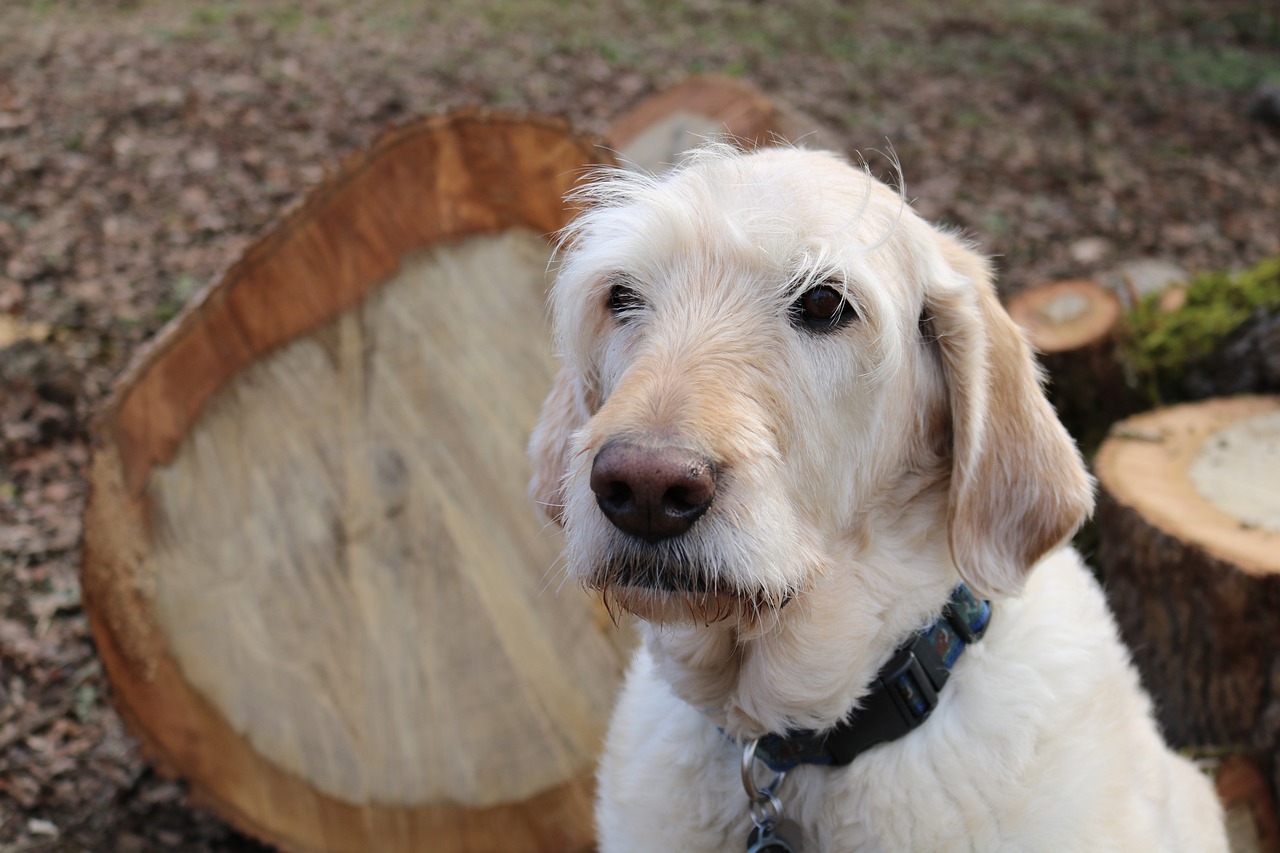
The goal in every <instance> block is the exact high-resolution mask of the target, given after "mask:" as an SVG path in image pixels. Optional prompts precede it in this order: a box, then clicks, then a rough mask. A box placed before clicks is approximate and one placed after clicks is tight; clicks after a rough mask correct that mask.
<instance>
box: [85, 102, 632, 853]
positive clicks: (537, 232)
mask: <svg viewBox="0 0 1280 853" xmlns="http://www.w3.org/2000/svg"><path fill="white" fill-rule="evenodd" d="M598 158H599V155H598V153H597V151H596V149H595V148H594V147H593V146H591V145H589V144H587V143H585V142H583V141H581V140H579V139H577V138H575V137H573V136H572V135H570V134H569V133H568V132H567V131H566V130H565V129H564V128H563V127H562V126H561V125H560V124H558V123H554V122H549V121H544V120H536V119H528V118H514V117H501V116H487V115H484V114H463V115H457V116H452V117H438V118H433V119H429V120H426V121H423V122H421V123H418V124H416V125H413V126H410V127H407V128H404V129H402V130H399V131H396V132H394V133H392V134H390V135H388V136H387V137H386V138H384V139H383V140H382V141H381V142H380V143H379V144H378V145H377V146H376V147H375V149H374V150H372V151H371V152H370V153H368V154H366V155H362V156H359V157H356V158H354V159H353V160H352V161H351V162H348V163H347V164H346V165H345V167H344V169H343V172H342V174H341V175H340V176H339V177H337V178H335V179H334V180H332V181H331V182H329V183H328V184H327V185H326V186H325V187H323V188H322V189H320V190H319V191H318V192H316V193H314V194H313V196H312V198H311V199H310V201H309V202H308V203H307V204H306V205H305V206H304V207H303V208H302V209H301V210H300V211H298V212H297V213H295V214H294V215H292V216H290V217H289V219H288V220H287V221H286V222H285V223H283V225H281V226H280V227H279V228H277V229H276V230H275V231H274V232H273V233H272V234H270V235H269V236H268V237H267V238H265V239H264V240H262V241H261V242H260V243H259V244H258V245H256V246H255V247H254V248H253V249H251V250H250V251H249V252H248V253H247V255H246V256H245V258H244V259H243V260H241V261H240V262H239V263H238V264H237V265H236V266H235V267H234V268H233V269H232V270H231V271H230V272H229V273H228V274H227V275H226V277H225V278H224V279H223V280H222V281H220V282H218V283H217V284H216V285H215V286H213V287H212V288H211V289H210V290H208V291H207V292H206V293H205V294H203V296H202V297H201V298H200V299H199V300H198V302H197V304H195V305H194V306H193V307H192V308H190V309H189V310H188V311H187V312H186V313H185V315H184V316H182V317H181V318H180V320H179V321H178V322H177V323H176V324H174V325H173V326H172V327H171V328H169V329H168V330H167V331H166V332H165V333H164V334H163V335H162V336H161V338H160V339H159V340H158V341H157V342H156V343H155V344H154V345H153V346H152V347H151V348H150V349H149V350H148V351H147V352H146V353H145V354H144V355H143V356H142V357H141V358H140V360H139V361H138V362H137V363H136V365H135V366H134V367H133V368H132V369H131V371H130V373H129V374H128V375H127V377H126V378H125V379H124V380H123V381H122V382H121V384H120V385H119V387H118V388H117V390H116V392H115V394H114V396H113V398H112V400H111V403H110V405H109V407H108V408H107V409H106V411H105V414H104V415H103V416H102V417H101V419H100V421H99V423H98V424H97V427H96V448H95V453H94V459H93V465H92V472H91V484H92V497H91V500H90V502H89V506H88V508H87V510H86V526H85V539H86V543H85V556H84V566H83V586H84V596H85V606H86V609H87V611H88V614H89V618H90V621H91V623H92V626H93V629H94V636H95V638H96V640H97V643H98V647H99V650H100V653H101V655H102V658H103V660H104V662H105V665H106V669H107V672H108V674H109V676H110V678H111V682H112V686H113V689H114V694H115V700H116V702H117V704H118V706H119V708H120V710H121V712H122V713H123V715H124V717H125V718H126V720H127V721H128V722H129V723H130V725H131V727H132V729H133V730H134V731H135V732H136V733H137V734H138V736H139V737H140V738H141V740H142V742H143V745H144V747H145V748H146V750H147V751H148V753H149V754H150V755H151V756H152V757H153V758H154V759H155V760H156V761H157V762H158V763H159V764H160V765H161V767H162V768H163V769H165V770H167V771H168V772H170V773H173V774H176V775H179V776H182V777H185V778H186V779H188V780H189V781H190V783H191V787H192V790H193V791H194V793H195V794H196V795H197V796H198V797H200V798H201V799H202V800H204V801H205V802H207V803H209V804H210V805H211V806H212V807H213V808H214V809H216V810H217V811H218V812H220V813H221V814H223V815H224V816H225V817H227V818H228V819H229V820H231V821H232V822H233V823H235V824H237V825H238V826H240V827H241V828H243V829H245V830H247V831H249V832H252V833H253V834H255V835H257V836H259V837H261V838H263V839H265V840H267V841H270V842H272V843H274V844H277V845H278V846H280V847H283V848H285V849H289V850H299V851H326V852H327V851H350V853H366V852H367V851H423V850H431V851H442V853H444V852H445V851H463V850H465V851H548V853H550V851H556V853H562V852H563V851H573V850H585V849H589V848H590V846H591V843H592V831H591V807H592V802H591V801H592V772H593V767H594V762H595V758H596V755H597V752H598V749H599V746H600V742H601V738H602V736H603V733H604V730H605V726H606V723H607V718H608V714H609V711H610V708H611V705H612V702H613V698H614V691H615V689H616V686H617V684H618V682H619V679H620V674H621V667H622V658H623V656H624V649H622V648H621V646H622V645H623V643H622V642H621V641H619V640H618V639H617V638H616V637H617V635H616V633H615V632H614V630H613V627H612V625H611V624H609V622H608V619H607V617H602V614H601V611H600V609H599V607H598V605H597V604H596V603H595V602H594V600H593V599H592V598H590V597H589V596H587V594H586V593H585V592H583V591H581V590H580V589H578V588H577V587H576V586H574V585H572V584H569V585H565V584H563V583H562V580H563V579H562V577H561V575H560V574H559V572H558V567H557V565H556V560H557V555H558V552H559V549H560V541H559V538H558V535H557V532H556V531H555V530H554V529H551V528H549V527H547V526H545V524H544V522H543V521H542V520H541V519H540V517H539V515H538V514H537V513H536V511H535V508H534V507H533V505H532V503H531V501H530V499H529V498H528V497H527V496H526V493H525V488H526V483H527V482H528V475H529V471H528V467H527V463H526V461H525V452H524V446H525V442H526V440H527V436H528V433H529V431H530V429H531V428H532V426H533V424H534V421H535V419H536V417H537V412H538V408H539V405H540V403H541V400H542V398H543V396H544V395H545V393H546V391H547V389H548V388H549V387H550V383H551V375H552V356H551V352H550V343H549V335H548V332H547V328H546V325H545V322H544V319H545V311H544V307H543V297H544V290H545V286H546V282H545V271H546V268H547V264H548V260H549V258H550V255H551V244H550V242H549V240H550V237H551V235H552V234H553V232H555V231H556V230H557V229H559V228H560V227H562V226H563V225H564V224H565V223H566V221H567V218H568V216H569V212H568V211H567V209H566V207H565V205H564V204H563V202H562V198H563V196H564V194H565V192H566V191H567V190H569V189H571V188H572V187H573V185H574V184H575V182H576V181H577V180H579V179H580V178H581V177H582V175H583V173H584V167H585V166H588V165H590V164H593V163H596V162H598Z"/></svg>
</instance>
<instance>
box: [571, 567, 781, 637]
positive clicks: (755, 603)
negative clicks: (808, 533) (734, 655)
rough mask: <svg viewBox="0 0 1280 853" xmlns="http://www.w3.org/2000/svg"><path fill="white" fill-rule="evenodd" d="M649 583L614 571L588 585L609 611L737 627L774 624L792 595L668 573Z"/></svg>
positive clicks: (659, 621)
mask: <svg viewBox="0 0 1280 853" xmlns="http://www.w3.org/2000/svg"><path fill="white" fill-rule="evenodd" d="M647 580H651V581H652V580H657V582H650V583H643V584H641V583H635V582H634V581H629V580H621V579H619V578H618V577H617V575H616V573H612V572H599V573H597V574H596V575H595V576H594V577H593V578H592V579H590V580H589V581H588V582H587V586H588V587H589V588H591V589H594V590H596V591H597V592H599V593H600V596H601V598H602V599H603V601H604V604H605V607H606V608H607V609H608V610H609V612H610V613H616V611H617V610H625V611H626V612H628V613H630V614H632V615H633V616H636V617H638V618H640V619H643V620H645V621H646V622H651V623H653V624H657V625H677V624H679V625H691V624H692V625H704V626H711V625H716V624H721V623H723V624H730V625H734V626H737V627H742V626H746V625H754V626H759V625H760V624H762V623H769V624H772V622H773V621H774V620H776V618H777V616H778V614H779V613H780V611H781V610H782V608H783V607H784V606H785V605H786V604H787V603H788V602H789V601H790V598H791V596H790V595H771V594H769V593H768V592H766V591H765V590H763V589H759V590H755V591H746V590H740V589H735V588H731V587H725V586H723V585H719V584H715V583H709V582H706V581H704V580H702V579H700V578H699V579H698V580H697V581H696V582H694V583H689V582H688V578H684V577H681V576H675V577H671V576H665V577H661V578H659V579H653V578H648V579H647Z"/></svg>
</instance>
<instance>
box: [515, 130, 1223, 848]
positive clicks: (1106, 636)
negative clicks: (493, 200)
mask: <svg viewBox="0 0 1280 853" xmlns="http://www.w3.org/2000/svg"><path fill="white" fill-rule="evenodd" d="M583 196H584V198H585V199H586V201H587V202H588V203H589V205H590V208H589V209H588V210H587V211H586V212H585V213H583V214H582V215H581V216H580V217H579V218H578V219H577V221H576V223H575V224H574V225H573V226H572V227H571V230H570V231H569V233H568V234H567V235H566V240H567V245H568V250H567V253H566V256H565V258H564V260H563V263H562V266H561V268H560V271H559V275H558V281H557V283H556V285H555V288H554V290H553V295H552V306H553V312H554V321H555V328H556V333H557V340H558V343H559V345H560V347H561V349H562V355H563V359H564V363H563V368H562V370H561V371H560V374H559V377H558V379H557V381H556V384H555V388H554V390H553V391H552V393H551V395H550V397H549V398H548V400H547V402H546V404H545V407H544V410H543V415H542V420H541V423H540V424H539V426H538V428H537V430H536V432H535V434H534V436H533V439H532V443H531V454H532V457H533V461H534V468H535V472H534V479H533V484H532V491H533V493H534V495H535V497H536V498H537V499H538V500H539V502H540V503H541V504H542V505H543V506H544V507H547V508H549V513H550V514H551V515H552V516H553V517H555V518H556V519H557V520H559V521H560V522H561V523H562V524H563V525H564V528H565V534H566V559H567V571H568V573H569V576H570V577H572V578H575V579H577V580H580V581H581V582H583V583H585V584H587V585H588V586H590V587H592V588H594V589H597V590H599V591H600V592H601V593H602V594H603V595H604V596H605V600H606V602H607V603H608V604H610V606H620V607H622V608H624V609H626V610H628V611H630V612H632V613H634V614H636V615H637V616H639V617H640V619H641V620H643V630H644V642H643V645H642V648H641V649H640V651H639V652H638V653H637V655H636V658H635V660H634V662H633V664H632V666H631V669H630V672H629V675H628V678H627V682H626V685H625V687H624V689H623V692H622V696H621V698H620V700H619V704H618V707H617V710H616V712H615V716H614V720H613V724H612V727H611V730H610V734H609V737H608V742H607V744H606V750H605V756H604V758H603V761H602V764H601V767H600V772H599V804H598V808H597V824H598V829H599V838H600V844H601V850H602V851H606V853H613V851H637V853H640V852H641V851H643V853H653V851H668V850H679V851H741V850H746V849H747V848H748V846H749V845H748V841H749V839H748V836H749V834H752V833H753V834H752V838H751V840H752V841H754V842H758V845H757V846H758V849H766V850H787V849H792V850H800V849H803V850H805V851H854V850H857V851H870V850H876V851H938V850H981V851H987V850H1004V851H1015V850H1017V851H1030V850H1040V851H1054V852H1055V853H1062V851H1104V850H1114V851H1125V853H1132V851H1148V850H1187V851H1197V853H1203V851H1214V850H1226V840H1225V834H1224V829H1223V819H1222V814H1221V809H1220V807H1219V805H1218V802H1217V800H1216V798H1215V796H1214V792H1213V789H1212V787H1211V785H1210V784H1209V782H1208V781H1207V780H1206V779H1205V778H1204V777H1203V776H1202V775H1201V774H1200V773H1199V772H1198V771H1197V770H1196V768H1195V767H1194V766H1193V765H1192V764H1190V763H1189V762H1188V761H1186V760H1184V759H1182V758H1179V757H1178V756H1176V755H1174V754H1173V753H1172V752H1170V751H1169V750H1168V748H1167V747H1166V746H1165V744H1164V743H1163V741H1162V739H1161V736H1160V734H1159V732H1158V731H1157V728H1156V725H1155V723H1154V721H1153V718H1152V713H1151V703H1150V701H1149V700H1148V698H1147V697H1146V695H1145V694H1144V693H1143V692H1142V690H1141V688H1140V686H1139V681H1138V676H1137V674H1136V672H1135V670H1134V669H1133V667H1132V666H1131V665H1130V662H1129V658H1128V655H1127V653H1126V651H1125V649H1124V648H1123V646H1122V645H1121V643H1120V641H1119V639H1118V636H1117V632H1116V628H1115V625H1114V623H1113V622H1112V619H1111V616H1110V614H1109V613H1108V611H1107V607H1106V603H1105V600H1104V596H1103V593H1102V591H1101V590H1100V589H1099V587H1098V585H1097V584H1096V583H1095V582H1094V580H1093V578H1092V576H1091V575H1090V574H1089V572H1088V571H1087V570H1086V569H1085V567H1084V566H1083V565H1082V564H1081V561H1080V559H1079V557H1078V556H1077V555H1076V554H1075V552H1073V551H1071V550H1069V549H1065V548H1061V549H1059V545H1060V543H1062V542H1063V540H1064V539H1065V538H1066V537H1067V536H1069V535H1070V534H1071V533H1072V531H1074V530H1075V529H1076V527H1077V525H1079V524H1080V522H1081V521H1082V520H1083V519H1084V517H1085V516H1086V515H1087V514H1088V512H1089V510H1090V508H1091V505H1092V483H1091V481H1090V478H1089V476H1088V474H1087V473H1086V472H1085V469H1084V467H1083V465H1082V463H1081V460H1080V457H1079V454H1078V453H1077V451H1076V449H1075V446H1074V445H1073V443H1072V442H1071V439H1070V438H1069V437H1068V436H1067V434H1066V432H1065V431H1064V430H1063V428H1062V426H1061V425H1060V424H1059V422H1058V421H1057V419H1056V417H1055V416H1054V413H1053V411H1052V409H1051V408H1050V407H1049V405H1048V403H1047V402H1046V401H1045V398H1044V396H1043V394H1042V392H1041V389H1040V384H1039V377H1038V374H1037V371H1036V368H1035V365H1034V362H1033V360H1032V356H1031V353H1030V351H1029V349H1028V348H1027V346H1026V345H1025V343H1024V342H1023V339H1022V337H1021V336H1020V335H1019V333H1018V331H1017V329H1016V328H1015V327H1014V326H1013V324H1012V323H1011V321H1010V320H1009V318H1008V316H1007V315H1006V314H1005V313H1004V311H1003V309H1002V308H1001V307H1000V305H999V303H998V301H997V299H996V295H995V292H994V289H993V287H992V283H991V273H990V270H989V268H988V266H987V265H986V263H985V262H984V261H983V260H982V259H980V258H979V257H978V256H976V255H975V254H973V253H972V252H971V251H970V250H969V249H968V248H966V247H965V246H964V245H963V244H962V243H961V242H960V241H958V240H957V239H956V238H955V237H954V236H952V235H950V234H947V233H944V232H940V231H938V230H936V229H934V228H932V227H931V226H929V225H928V224H926V223H925V222H924V221H922V220H921V219H920V218H919V217H917V216H916V215H915V214H914V213H913V212H912V211H911V210H910V208H909V207H908V206H907V204H906V202H905V201H904V200H903V199H902V198H901V197H900V196H899V195H897V194H896V193H894V192H892V191H890V190H889V189H888V188H887V187H885V186H883V185H881V184H879V183H878V182H876V181H875V180H874V179H872V178H871V177H870V176H869V175H868V174H867V173H866V171H865V170H858V169H855V168H852V167H850V166H849V165H847V164H846V163H844V162H842V161H841V160H840V159H838V158H837V157H835V156H832V155H829V154H825V153H816V152H805V151H800V150H792V149H778V150H766V151H761V152H757V153H753V154H746V155H744V154H738V153H735V152H733V151H731V150H730V149H728V148H727V147H724V146H716V145H712V146H707V147H705V148H704V149H702V150H700V151H699V152H697V153H695V154H694V155H693V156H692V157H691V158H690V159H689V161H688V162H687V163H686V164H685V165H684V166H683V168H681V169H679V170H677V171H676V172H675V173H673V174H671V175H670V176H668V177H665V178H662V179H655V178H650V177H646V176H641V175H636V174H627V173H616V174H613V175H612V176H611V177H609V178H608V179H606V180H602V181H598V182H595V183H593V184H592V185H591V186H590V187H589V188H588V189H587V190H586V191H585V192H584V193H583ZM1055 549H1057V550H1055ZM1046 555H1047V556H1046ZM962 582H963V584H966V585H967V588H966V587H963V586H961V584H962ZM966 589H967V590H969V591H970V592H966V591H965V590H966ZM983 599H989V600H990V602H991V603H990V605H989V606H988V605H987V604H986V603H985V602H984V601H983ZM988 623H989V627H988ZM984 631H985V635H984V634H983V632H984ZM944 682H945V683H944ZM752 750H754V751H752ZM744 753H745V754H744ZM744 765H745V771H744ZM761 765H763V766H761ZM788 770H789V771H790V772H788V773H786V774H785V778H778V775H777V774H778V773H779V772H781V771H788ZM771 771H772V772H771ZM744 776H745V777H747V778H745V779H744ZM788 844H789V846H787V845H788Z"/></svg>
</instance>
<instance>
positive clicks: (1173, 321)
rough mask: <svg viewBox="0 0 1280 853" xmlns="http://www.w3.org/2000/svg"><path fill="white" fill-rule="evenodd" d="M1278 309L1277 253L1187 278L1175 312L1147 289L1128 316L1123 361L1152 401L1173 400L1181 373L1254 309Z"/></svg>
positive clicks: (1279, 270) (1279, 272) (1205, 355)
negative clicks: (1147, 293)
mask: <svg viewBox="0 0 1280 853" xmlns="http://www.w3.org/2000/svg"><path fill="white" fill-rule="evenodd" d="M1259 309H1262V310H1264V311H1280V258H1272V259H1269V260H1266V261H1263V262H1262V263H1260V264H1258V265H1257V266H1255V267H1253V268H1251V269H1247V270H1243V271H1241V272H1211V273H1204V274H1202V275H1199V276H1197V277H1195V278H1194V279H1192V281H1191V283H1190V285H1189V286H1188V288H1187V298H1186V302H1185V303H1184V304H1183V306H1182V307H1181V308H1179V309H1178V310H1176V311H1164V310H1162V309H1161V307H1160V294H1158V293H1157V294H1151V295H1150V296H1148V297H1147V298H1146V299H1145V300H1143V302H1142V303H1141V304H1140V305H1138V306H1137V308H1135V309H1134V311H1133V312H1132V313H1131V314H1130V315H1129V329H1130V335H1129V339H1128V342H1127V345H1126V346H1127V350H1128V353H1127V355H1128V363H1129V364H1130V365H1131V366H1132V368H1133V370H1134V374H1135V375H1134V379H1135V380H1136V383H1137V387H1138V390H1139V391H1141V392H1142V393H1144V394H1146V395H1147V396H1148V397H1149V398H1150V400H1151V402H1153V403H1161V402H1164V403H1168V402H1174V400H1175V399H1176V398H1177V397H1178V394H1177V391H1176V389H1177V388H1178V386H1179V385H1180V383H1181V379H1182V377H1183V376H1184V375H1185V374H1186V372H1187V371H1188V369H1189V368H1190V367H1192V366H1193V365H1195V364H1197V363H1199V362H1202V361H1204V360H1205V359H1207V358H1208V357H1209V356H1211V355H1212V354H1213V353H1214V352H1215V351H1216V350H1217V349H1218V347H1219V346H1220V345H1221V344H1222V343H1223V342H1224V341H1225V340H1226V339H1227V338H1228V337H1229V336H1230V335H1231V333H1232V332H1234V331H1236V330H1237V329H1239V328H1240V327H1241V326H1242V325H1243V324H1244V323H1245V321H1246V320H1248V319H1249V317H1250V316H1251V315H1253V313H1254V312H1255V311H1257V310H1259Z"/></svg>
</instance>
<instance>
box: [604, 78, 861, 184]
mask: <svg viewBox="0 0 1280 853" xmlns="http://www.w3.org/2000/svg"><path fill="white" fill-rule="evenodd" d="M726 136H727V137H731V138H732V139H733V140H735V141H736V142H738V143H739V144H741V145H743V146H744V147H753V146H757V145H764V144H768V143H770V142H775V141H780V140H784V141H786V142H800V141H801V140H802V139H803V141H804V143H805V144H806V145H808V146H809V147H813V148H831V147H833V146H835V144H836V143H835V140H834V139H833V137H832V134H831V133H830V132H828V131H825V130H823V129H822V128H821V127H819V126H818V124H817V122H815V121H813V120H811V119H809V118H807V117H805V116H803V115H801V114H800V113H799V112H797V111H796V110H794V109H792V108H790V107H787V106H785V105H783V104H780V103H778V102H776V101H774V100H773V99H771V98H770V97H768V96H767V95H765V94H764V93H763V92H761V91H760V90H759V89H757V88H756V87H754V86H752V85H751V84H750V83H747V82H746V81H745V80H737V79H734V78H732V77H721V76H717V75H705V76H697V77H688V78H686V79H684V80H682V81H680V82H679V83H677V84H675V85H674V86H671V87H670V88H667V89H664V90H662V91H660V92H658V93H656V94H654V95H651V96H649V97H648V98H646V99H644V100H643V101H641V102H640V103H639V104H637V105H636V106H635V107H633V108H631V109H630V110H628V111H627V112H625V113H623V114H622V115H621V116H619V117H618V118H617V119H616V120H615V121H614V123H613V126H612V127H611V128H610V130H609V132H608V134H607V141H608V143H609V145H610V146H611V147H612V148H613V149H614V150H615V151H616V152H617V154H618V159H619V161H621V162H622V163H623V164H625V165H630V166H634V167H637V168H639V169H642V170H644V171H646V172H653V173H658V172H662V171H665V170H666V169H668V168H670V167H671V166H672V165H673V164H675V163H676V162H677V161H678V160H679V159H680V155H681V154H683V153H684V152H686V151H688V150H690V149H691V148H694V147H696V146H697V145H698V144H700V143H701V142H703V141H704V140H706V139H708V138H710V137H726Z"/></svg>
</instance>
